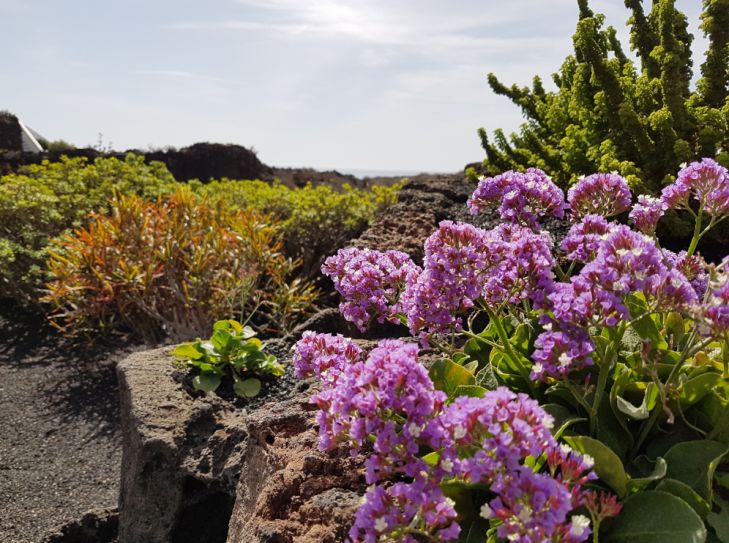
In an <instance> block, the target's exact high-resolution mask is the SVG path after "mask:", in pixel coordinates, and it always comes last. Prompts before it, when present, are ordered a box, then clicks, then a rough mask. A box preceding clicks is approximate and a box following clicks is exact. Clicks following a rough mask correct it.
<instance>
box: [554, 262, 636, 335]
mask: <svg viewBox="0 0 729 543" xmlns="http://www.w3.org/2000/svg"><path fill="white" fill-rule="evenodd" d="M546 308H548V309H550V310H551V311H552V312H553V313H554V317H555V318H556V319H557V321H558V322H560V323H569V324H576V325H579V326H587V325H589V324H591V323H595V322H597V323H600V324H602V325H605V326H615V325H616V324H617V323H618V322H619V321H620V320H621V319H626V318H630V313H629V311H628V308H627V307H626V306H625V304H624V303H623V301H622V300H621V298H620V296H618V295H617V294H615V293H614V292H611V291H608V290H604V289H603V288H601V287H600V286H598V285H596V284H595V283H594V282H593V281H592V280H591V279H589V278H588V277H586V276H584V275H582V274H580V275H577V276H575V277H572V279H571V280H570V282H569V283H555V284H554V286H553V287H552V289H551V290H550V292H549V294H548V295H547V304H546Z"/></svg>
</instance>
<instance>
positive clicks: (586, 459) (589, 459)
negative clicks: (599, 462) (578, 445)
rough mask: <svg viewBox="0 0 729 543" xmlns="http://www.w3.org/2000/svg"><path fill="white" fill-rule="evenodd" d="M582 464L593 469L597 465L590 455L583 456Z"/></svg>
mask: <svg viewBox="0 0 729 543" xmlns="http://www.w3.org/2000/svg"><path fill="white" fill-rule="evenodd" d="M582 463H583V464H584V465H585V467H587V468H591V467H592V466H594V465H595V459H594V458H593V457H592V456H590V455H589V454H583V455H582Z"/></svg>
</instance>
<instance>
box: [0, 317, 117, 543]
mask: <svg viewBox="0 0 729 543" xmlns="http://www.w3.org/2000/svg"><path fill="white" fill-rule="evenodd" d="M8 313H13V312H12V311H8V310H7V309H5V310H0V541H2V542H3V543H37V542H38V541H40V540H41V539H42V537H43V535H44V534H46V533H48V532H49V531H50V530H51V529H52V528H54V527H56V526H58V525H60V524H64V523H66V522H68V521H71V520H75V519H77V518H79V517H80V516H81V515H82V514H83V513H84V512H85V511H87V510H89V509H94V508H99V507H114V506H116V502H117V493H118V479H119V469H120V461H121V448H120V435H119V415H118V398H117V395H118V393H117V383H116V375H115V373H114V363H115V362H116V361H117V360H118V359H119V358H121V357H122V356H123V354H124V353H123V352H120V351H109V350H106V351H105V350H103V349H101V350H96V352H94V353H90V352H86V353H84V352H83V351H81V350H79V349H78V348H75V349H74V348H70V347H69V346H67V345H65V344H64V343H63V342H62V341H60V340H59V339H58V338H57V337H56V336H55V335H54V334H53V333H52V332H51V331H50V330H49V329H48V328H47V327H45V326H43V324H42V323H39V322H38V321H34V320H33V319H23V321H22V322H14V321H15V319H17V312H16V315H13V317H12V318H13V321H11V320H10V318H9V316H8Z"/></svg>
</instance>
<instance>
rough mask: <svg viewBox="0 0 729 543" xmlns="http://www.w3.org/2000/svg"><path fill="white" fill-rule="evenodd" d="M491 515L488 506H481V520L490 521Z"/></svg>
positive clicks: (491, 512)
mask: <svg viewBox="0 0 729 543" xmlns="http://www.w3.org/2000/svg"><path fill="white" fill-rule="evenodd" d="M493 514H494V512H493V511H492V509H491V508H490V507H489V504H487V503H485V504H483V505H482V506H481V513H480V515H481V518H485V519H490V518H491V516H492V515H493Z"/></svg>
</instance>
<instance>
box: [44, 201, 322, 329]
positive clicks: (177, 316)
mask: <svg viewBox="0 0 729 543" xmlns="http://www.w3.org/2000/svg"><path fill="white" fill-rule="evenodd" d="M277 230H278V229H277V224H276V222H275V221H273V220H272V219H271V217H269V216H266V215H264V214H262V213H261V212H259V211H256V210H253V209H248V210H236V209H233V208H231V207H230V206H227V205H224V204H223V203H222V202H220V201H219V200H215V199H208V198H206V197H198V196H195V195H194V194H192V192H191V191H190V190H189V189H185V188H181V189H179V190H178V191H177V192H175V193H174V194H173V195H172V196H169V197H161V198H159V199H158V200H157V201H156V202H150V201H147V200H144V199H143V198H140V197H137V196H133V195H130V196H124V195H121V194H117V195H116V196H115V197H114V198H113V200H112V202H111V213H110V214H109V215H101V214H98V215H95V216H94V217H93V219H92V220H91V221H90V222H89V224H88V226H87V227H85V228H78V229H76V230H74V231H73V232H72V233H68V234H66V235H64V236H62V237H61V238H60V240H58V241H57V242H56V244H55V247H54V248H53V249H52V250H51V251H49V253H50V258H49V260H48V268H49V271H50V273H51V275H52V277H53V280H52V281H51V282H50V283H49V285H48V288H49V294H48V295H47V296H46V298H45V299H44V301H46V302H48V303H50V304H51V305H52V307H53V311H52V314H51V319H52V322H54V323H55V324H56V325H57V326H58V327H59V328H61V329H63V330H64V331H67V332H71V333H79V332H94V333H95V332H97V331H98V330H99V329H101V330H104V329H106V330H123V331H130V332H132V333H135V334H136V335H137V336H139V337H140V338H144V339H146V340H147V341H149V342H154V341H158V340H159V339H161V338H162V337H164V336H168V337H171V338H172V339H175V340H184V339H190V338H194V337H196V336H200V337H202V336H203V335H205V334H206V333H208V332H209V328H210V324H211V323H212V322H213V321H215V320H218V319H223V318H230V317H237V318H240V317H241V316H242V317H243V320H245V318H246V317H247V316H248V315H250V314H253V313H255V314H254V316H253V318H252V321H251V322H252V323H253V324H254V325H257V327H258V328H259V329H265V330H268V331H269V332H277V331H286V330H288V328H289V326H290V325H292V324H293V323H294V322H295V320H296V319H297V317H299V316H300V315H302V314H304V313H305V312H306V310H307V309H309V308H310V307H311V304H312V302H313V299H314V297H315V292H314V290H313V288H312V287H311V286H310V285H309V284H307V283H306V282H302V281H299V280H296V279H294V280H290V277H291V275H292V272H293V271H294V269H295V268H296V266H297V264H298V263H297V262H295V261H293V260H291V259H290V258H288V257H286V256H284V255H283V254H282V252H281V243H280V238H279V233H278V231H277Z"/></svg>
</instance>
